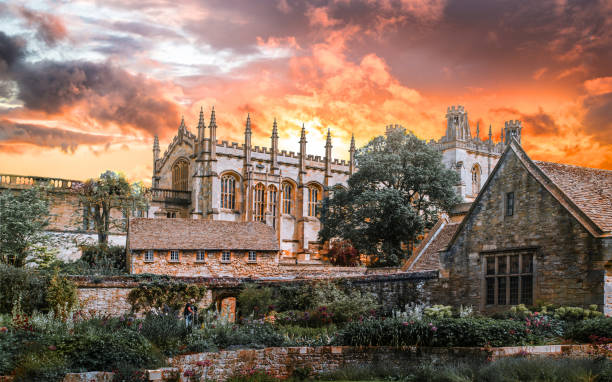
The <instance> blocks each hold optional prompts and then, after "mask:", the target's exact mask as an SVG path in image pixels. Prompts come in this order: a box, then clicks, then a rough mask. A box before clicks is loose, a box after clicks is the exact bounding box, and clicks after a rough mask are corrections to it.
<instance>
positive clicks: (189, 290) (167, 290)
mask: <svg viewBox="0 0 612 382" xmlns="http://www.w3.org/2000/svg"><path fill="white" fill-rule="evenodd" d="M205 296H206V287H205V286H204V285H197V284H188V283H185V282H182V281H174V280H164V279H156V280H154V281H151V282H145V283H141V284H139V285H138V287H136V288H134V289H132V290H131V291H130V293H129V294H128V298H127V299H128V302H129V303H130V304H131V305H132V311H133V312H136V311H140V310H145V311H149V310H151V309H153V308H156V309H158V310H162V308H163V307H164V305H168V306H169V307H170V308H171V309H173V310H174V311H178V310H179V309H181V308H182V307H184V306H185V304H186V303H187V302H193V303H196V304H197V303H198V302H200V301H201V300H202V299H203V298H204V297H205Z"/></svg>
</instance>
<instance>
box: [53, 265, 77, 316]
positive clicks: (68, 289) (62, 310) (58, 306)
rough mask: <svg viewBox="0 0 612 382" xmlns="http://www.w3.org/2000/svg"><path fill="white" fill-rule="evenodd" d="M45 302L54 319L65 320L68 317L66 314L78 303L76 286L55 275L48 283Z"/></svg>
mask: <svg viewBox="0 0 612 382" xmlns="http://www.w3.org/2000/svg"><path fill="white" fill-rule="evenodd" d="M46 301H47V303H48V304H49V307H50V308H51V310H52V311H53V313H54V314H55V317H59V318H61V319H62V320H65V319H66V318H67V317H68V313H69V312H70V311H71V310H72V308H73V307H74V306H76V304H77V302H78V301H77V288H76V285H75V284H74V283H73V282H72V281H70V280H68V279H67V278H65V277H60V276H59V275H58V274H57V273H56V274H55V275H54V276H53V278H52V279H51V280H50V281H49V286H48V287H47V296H46Z"/></svg>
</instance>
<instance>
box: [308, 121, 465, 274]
mask: <svg viewBox="0 0 612 382" xmlns="http://www.w3.org/2000/svg"><path fill="white" fill-rule="evenodd" d="M356 161H357V165H358V171H357V172H356V173H355V174H353V175H352V176H351V177H350V178H349V180H348V185H349V187H348V189H346V190H343V189H340V190H337V191H334V193H333V195H332V196H331V197H328V198H325V199H324V200H323V203H322V207H321V227H322V228H321V230H320V232H319V238H320V240H321V241H326V240H329V239H332V238H340V239H344V240H348V241H350V243H351V244H352V245H353V246H354V247H355V249H357V250H358V251H359V252H360V253H365V254H368V255H369V256H370V258H371V262H370V265H371V266H397V265H399V264H400V263H401V261H402V260H403V259H404V258H405V257H406V256H407V254H408V251H407V248H406V244H407V243H411V242H414V241H415V240H416V238H417V236H418V235H420V234H422V233H423V231H424V230H425V228H429V227H431V226H433V224H434V223H435V222H436V220H437V219H438V216H439V214H440V212H441V211H449V210H450V209H451V208H452V206H453V205H455V204H456V203H458V202H459V201H460V198H459V197H458V196H457V195H456V193H455V190H454V186H455V185H456V184H457V182H458V181H459V176H458V174H457V173H456V172H454V171H452V170H448V169H446V167H444V165H443V164H442V155H441V154H440V153H438V152H437V151H436V150H434V149H433V148H431V147H429V146H428V145H427V144H426V143H425V142H424V141H422V140H420V139H418V138H417V137H416V136H415V135H414V134H413V133H412V132H409V133H406V130H404V129H393V130H390V131H389V132H388V133H387V135H386V136H379V137H376V138H374V139H372V140H371V141H370V142H369V143H368V144H367V145H366V146H365V147H363V148H361V149H360V150H359V151H358V152H357V154H356Z"/></svg>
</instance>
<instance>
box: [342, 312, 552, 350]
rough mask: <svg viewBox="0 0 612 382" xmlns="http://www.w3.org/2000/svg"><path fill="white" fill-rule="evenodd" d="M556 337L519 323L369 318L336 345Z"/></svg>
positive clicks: (503, 342) (493, 342) (501, 342)
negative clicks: (535, 333) (534, 330)
mask: <svg viewBox="0 0 612 382" xmlns="http://www.w3.org/2000/svg"><path fill="white" fill-rule="evenodd" d="M555 335H556V333H555V332H554V331H553V330H552V329H551V331H550V332H545V331H542V332H541V333H538V334H537V335H534V334H533V333H532V330H531V329H529V327H527V326H526V324H525V322H523V321H516V320H495V319H491V318H445V319H440V320H431V321H428V320H420V321H418V320H417V321H404V320H401V319H394V318H388V319H379V318H370V319H365V320H363V321H354V322H350V323H348V324H347V325H346V326H345V327H344V328H343V329H342V330H340V331H339V333H338V336H337V337H336V340H335V342H336V343H337V344H339V345H349V346H412V345H421V346H487V345H490V346H512V345H521V344H527V343H540V342H543V341H545V340H546V339H547V338H551V337H554V336H555Z"/></svg>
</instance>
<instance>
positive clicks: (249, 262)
mask: <svg viewBox="0 0 612 382" xmlns="http://www.w3.org/2000/svg"><path fill="white" fill-rule="evenodd" d="M247 264H257V260H247Z"/></svg>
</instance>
